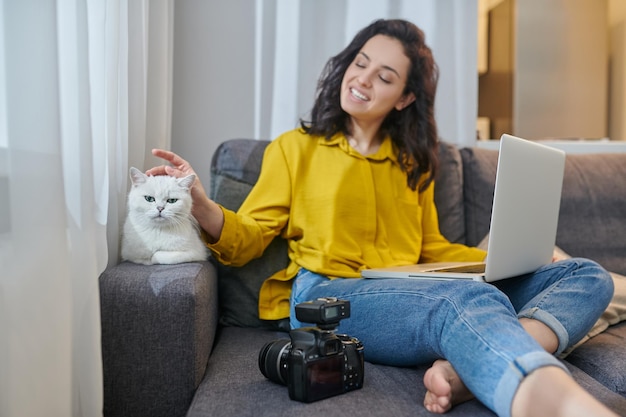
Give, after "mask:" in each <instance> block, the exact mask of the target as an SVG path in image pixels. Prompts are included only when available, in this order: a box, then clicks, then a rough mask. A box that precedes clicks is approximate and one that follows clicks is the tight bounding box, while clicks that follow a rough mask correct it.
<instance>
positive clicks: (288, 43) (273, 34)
mask: <svg viewBox="0 0 626 417" xmlns="http://www.w3.org/2000/svg"><path fill="white" fill-rule="evenodd" d="M380 18H403V19H407V20H409V21H412V22H413V23H415V24H416V25H417V26H419V27H420V28H421V29H422V30H424V32H425V34H426V42H427V44H428V45H429V46H430V47H431V49H432V50H433V54H434V57H435V60H436V62H437V63H438V65H439V69H440V80H439V88H438V91H437V98H436V104H435V117H436V119H437V123H438V127H439V134H440V136H441V137H442V138H443V139H444V140H447V141H449V142H453V143H457V144H459V145H467V146H473V145H474V144H475V141H476V116H477V114H478V107H477V106H478V104H477V103H478V75H477V32H478V29H477V25H478V23H477V21H478V0H300V1H292V0H256V22H255V24H256V31H255V39H256V44H255V51H256V53H255V57H256V62H255V64H256V67H255V80H256V84H255V85H256V86H257V89H256V96H255V97H256V101H255V108H256V112H255V132H254V135H255V137H259V138H267V137H270V138H274V137H276V136H277V135H279V134H280V133H282V132H284V131H286V130H290V129H293V128H294V127H295V126H296V124H297V122H298V119H299V118H301V117H303V116H306V114H307V112H308V111H309V110H310V108H311V106H312V103H313V98H314V93H315V87H316V82H317V78H318V77H319V75H320V73H321V71H322V68H323V65H324V64H325V63H326V61H327V60H328V58H329V57H331V56H333V55H335V54H337V53H338V52H339V51H340V50H341V49H343V48H344V47H345V46H346V45H347V44H348V42H349V41H350V40H351V39H352V38H353V37H354V35H355V34H356V33H357V31H358V30H360V29H362V28H363V27H365V26H366V25H368V24H369V23H371V22H372V21H373V20H375V19H380ZM266 108H271V114H270V117H267V114H266V113H264V112H263V110H262V109H266Z"/></svg>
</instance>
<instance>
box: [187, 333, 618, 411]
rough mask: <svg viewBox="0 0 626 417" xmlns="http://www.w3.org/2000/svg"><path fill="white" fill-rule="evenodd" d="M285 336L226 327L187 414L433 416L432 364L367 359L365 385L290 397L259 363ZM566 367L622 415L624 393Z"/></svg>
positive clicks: (463, 407) (474, 405) (469, 407)
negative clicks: (428, 395) (427, 379)
mask: <svg viewBox="0 0 626 417" xmlns="http://www.w3.org/2000/svg"><path fill="white" fill-rule="evenodd" d="M283 338H288V335H287V334H286V333H282V332H273V331H267V330H260V329H242V328H236V327H229V328H223V329H222V331H221V333H220V334H219V336H218V343H217V345H216V347H215V349H214V351H213V354H212V355H211V358H210V360H209V365H208V367H207V373H206V376H205V379H204V381H203V382H202V384H201V385H200V387H198V390H197V391H196V395H195V396H194V399H193V402H192V404H191V407H190V408H189V412H188V413H187V417H200V416H233V415H236V416H242V417H243V416H254V417H262V416H268V417H270V416H271V417H280V416H285V417H287V416H288V417H291V416H300V417H306V416H316V417H319V416H325V415H326V416H336V415H348V414H358V415H359V416H363V417H365V416H399V417H401V416H414V417H419V416H424V417H427V416H432V415H433V414H431V413H429V412H428V411H426V409H425V408H424V407H423V405H422V401H423V399H424V395H425V388H424V384H423V382H422V381H423V377H424V372H425V371H426V369H427V368H428V367H429V365H423V366H419V367H413V368H401V367H392V366H383V365H377V364H372V363H369V362H365V379H364V384H363V388H362V389H359V390H355V391H351V392H348V393H345V394H342V395H338V396H335V397H331V398H327V399H324V400H322V401H317V402H313V403H309V404H304V403H300V402H297V401H292V400H290V399H289V394H288V392H287V387H285V386H282V385H279V384H276V383H273V382H271V381H269V380H267V379H266V378H265V377H264V376H263V375H262V374H261V372H260V370H259V366H258V355H259V351H260V350H261V348H262V347H263V345H264V344H265V343H267V342H270V341H272V340H276V339H283ZM365 349H367V346H365ZM566 366H567V367H568V369H569V370H570V372H571V373H572V375H573V377H574V378H575V379H576V380H577V381H578V383H579V384H581V385H582V386H583V387H584V388H585V389H587V390H588V391H589V392H590V393H591V394H592V395H593V396H594V397H596V398H597V399H598V400H599V401H601V402H603V403H604V404H606V405H607V406H609V407H610V408H612V409H613V410H615V411H616V412H617V413H618V414H619V415H626V414H625V413H626V399H625V398H623V397H621V396H619V395H617V394H616V393H614V392H611V391H610V390H608V389H607V388H606V387H604V386H602V385H601V384H600V383H598V382H597V381H595V380H594V379H593V378H590V377H589V376H588V375H586V374H585V373H583V372H582V371H580V370H579V369H578V368H576V367H575V366H573V365H571V364H569V363H566ZM494 415H495V414H494V413H492V412H491V411H490V410H488V409H487V408H486V407H484V406H483V405H482V404H480V403H479V402H478V401H477V400H471V401H468V402H465V403H463V404H460V405H458V406H456V407H454V408H453V409H452V410H451V411H450V412H448V413H446V416H473V417H480V416H494Z"/></svg>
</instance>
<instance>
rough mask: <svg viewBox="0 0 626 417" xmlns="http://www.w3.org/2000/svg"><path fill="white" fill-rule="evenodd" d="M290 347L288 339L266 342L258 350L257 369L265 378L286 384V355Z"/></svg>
mask: <svg viewBox="0 0 626 417" xmlns="http://www.w3.org/2000/svg"><path fill="white" fill-rule="evenodd" d="M290 349H291V341H290V340H289V339H281V340H274V341H273V342H269V343H266V344H265V346H263V348H262V349H261V351H260V352H259V369H260V370H261V373H262V374H263V376H265V378H267V379H269V380H270V381H272V382H275V383H277V384H283V385H287V356H288V355H289V351H290Z"/></svg>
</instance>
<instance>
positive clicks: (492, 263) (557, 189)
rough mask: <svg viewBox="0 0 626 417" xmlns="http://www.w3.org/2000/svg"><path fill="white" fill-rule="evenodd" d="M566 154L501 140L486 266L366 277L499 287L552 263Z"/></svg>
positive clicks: (399, 269)
mask: <svg viewBox="0 0 626 417" xmlns="http://www.w3.org/2000/svg"><path fill="white" fill-rule="evenodd" d="M564 170H565V152H563V151H561V150H558V149H554V148H551V147H548V146H546V145H543V144H540V143H537V142H531V141H528V140H525V139H521V138H518V137H515V136H511V135H507V134H504V135H502V137H501V139H500V152H499V155H498V169H497V174H496V183H495V191H494V196H493V207H492V212H491V225H490V227H489V242H488V245H487V252H488V255H487V259H486V260H485V262H446V263H430V264H417V265H406V266H395V267H387V268H374V269H366V270H363V271H362V272H361V276H362V277H363V278H412V279H427V280H433V279H434V280H455V279H456V280H458V279H461V280H472V281H483V282H494V281H498V280H502V279H506V278H512V277H516V276H519V275H523V274H527V273H531V272H534V271H536V270H537V269H539V268H540V267H541V266H543V265H546V264H548V263H550V262H551V261H552V254H553V251H554V245H555V241H556V230H557V225H558V219H559V207H560V204H561V188H562V185H563V174H564Z"/></svg>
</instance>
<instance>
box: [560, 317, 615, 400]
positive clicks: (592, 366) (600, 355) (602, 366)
mask: <svg viewBox="0 0 626 417" xmlns="http://www.w3.org/2000/svg"><path fill="white" fill-rule="evenodd" d="M625 347H626V323H620V324H618V325H615V326H611V327H609V328H608V329H607V330H605V331H604V332H602V333H600V334H599V335H597V336H595V337H593V338H591V339H590V340H588V341H587V342H585V343H584V344H582V345H581V346H579V347H577V348H576V349H575V350H574V351H573V352H572V353H570V354H569V356H568V357H567V359H566V361H567V362H569V363H571V364H574V365H576V367H578V368H580V369H582V370H583V371H585V372H586V373H588V374H589V375H590V376H592V377H593V378H595V379H596V380H597V381H599V382H600V383H602V384H603V385H604V386H606V387H607V388H609V389H610V390H611V391H614V392H617V393H618V394H621V395H622V396H624V397H626V349H625Z"/></svg>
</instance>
